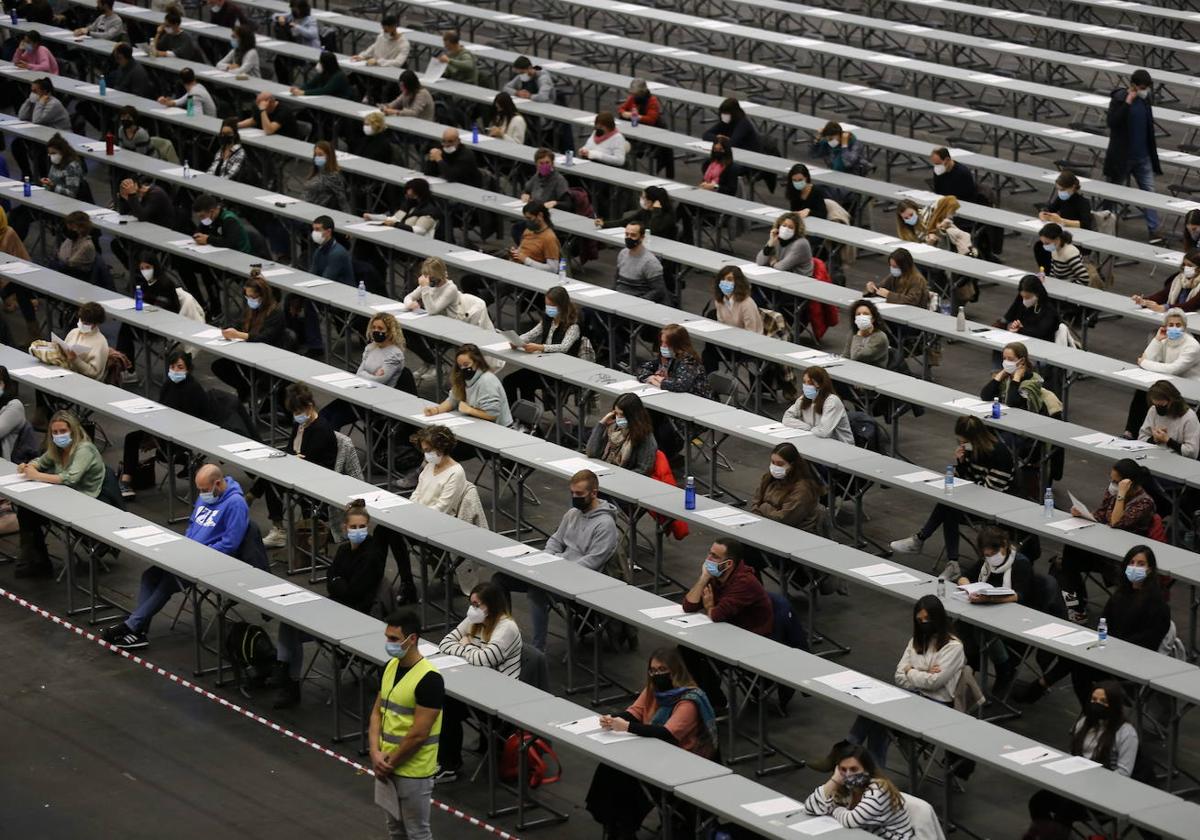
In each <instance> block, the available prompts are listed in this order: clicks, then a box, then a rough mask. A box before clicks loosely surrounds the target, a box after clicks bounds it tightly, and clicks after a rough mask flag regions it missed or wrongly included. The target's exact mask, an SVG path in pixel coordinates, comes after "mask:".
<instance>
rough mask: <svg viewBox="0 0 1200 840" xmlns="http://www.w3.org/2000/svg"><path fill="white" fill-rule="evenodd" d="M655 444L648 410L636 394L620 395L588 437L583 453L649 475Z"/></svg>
mask: <svg viewBox="0 0 1200 840" xmlns="http://www.w3.org/2000/svg"><path fill="white" fill-rule="evenodd" d="M657 452H658V443H657V442H656V441H655V438H654V423H653V420H652V419H651V417H650V412H648V411H647V410H646V406H645V405H643V404H642V398H641V397H639V396H638V395H637V394H622V395H621V396H619V397H617V399H616V400H615V401H614V402H613V407H612V411H610V412H608V414H605V415H604V416H603V417H601V418H600V422H599V423H597V424H596V425H595V426H593V427H592V433H591V435H590V436H589V437H588V442H587V456H588V457H589V458H598V459H600V460H602V461H605V462H607V463H609V464H614V465H616V466H618V467H621V468H622V469H626V470H633V471H634V472H638V473H641V474H642V475H649V474H650V471H651V470H653V469H654V458H655V454H656V453H657Z"/></svg>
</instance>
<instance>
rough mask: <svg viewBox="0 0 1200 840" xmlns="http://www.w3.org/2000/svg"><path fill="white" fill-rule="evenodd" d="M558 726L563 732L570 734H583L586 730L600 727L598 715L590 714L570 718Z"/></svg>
mask: <svg viewBox="0 0 1200 840" xmlns="http://www.w3.org/2000/svg"><path fill="white" fill-rule="evenodd" d="M558 728H559V729H561V730H562V731H563V732H569V733H571V734H572V735H583V734H584V733H587V732H595V731H596V730H597V729H599V728H600V715H590V716H589V717H585V718H580V719H579V720H572V721H569V722H567V723H560V724H559V725H558Z"/></svg>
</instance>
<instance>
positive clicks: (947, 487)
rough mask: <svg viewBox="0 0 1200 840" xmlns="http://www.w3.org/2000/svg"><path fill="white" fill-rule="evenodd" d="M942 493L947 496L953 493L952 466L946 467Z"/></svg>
mask: <svg viewBox="0 0 1200 840" xmlns="http://www.w3.org/2000/svg"><path fill="white" fill-rule="evenodd" d="M942 492H943V493H945V494H946V495H947V496H949V495H951V494H952V493H954V465H953V464H947V465H946V481H945V483H944V484H943V486H942Z"/></svg>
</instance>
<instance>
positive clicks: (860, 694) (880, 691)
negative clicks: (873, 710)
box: [816, 671, 913, 705]
mask: <svg viewBox="0 0 1200 840" xmlns="http://www.w3.org/2000/svg"><path fill="white" fill-rule="evenodd" d="M816 681H817V682H819V683H824V684H825V685H827V686H829V687H830V688H833V689H836V690H837V691H841V692H844V693H846V694H849V695H850V696H851V697H856V698H858V699H859V700H862V701H863V702H864V703H870V704H872V705H874V704H876V703H888V702H890V701H892V700H903V699H904V698H906V697H912V696H913V695H911V694H909V693H908V692H907V691H905V690H904V689H902V688H896V686H894V685H888V684H887V683H885V682H881V681H879V680H877V679H875V678H874V677H868V676H867V675H865V674H860V673H858V672H857V671H838V672H837V673H834V674H827V675H826V676H824V677H817V678H816Z"/></svg>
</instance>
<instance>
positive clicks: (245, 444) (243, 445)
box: [221, 440, 262, 452]
mask: <svg viewBox="0 0 1200 840" xmlns="http://www.w3.org/2000/svg"><path fill="white" fill-rule="evenodd" d="M261 446H262V444H261V443H259V442H258V441H255V440H241V441H238V442H237V443H225V444H222V445H221V448H222V449H224V450H225V451H226V452H248V451H250V450H251V449H258V448H259V447H261Z"/></svg>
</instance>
